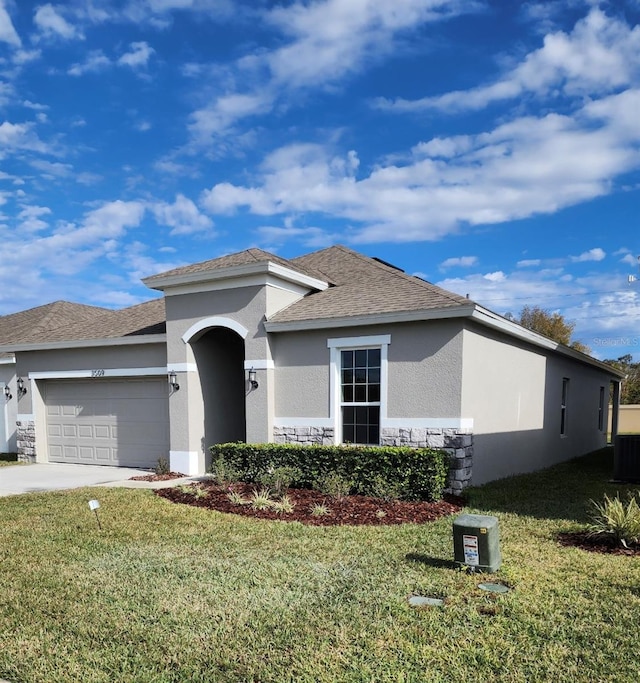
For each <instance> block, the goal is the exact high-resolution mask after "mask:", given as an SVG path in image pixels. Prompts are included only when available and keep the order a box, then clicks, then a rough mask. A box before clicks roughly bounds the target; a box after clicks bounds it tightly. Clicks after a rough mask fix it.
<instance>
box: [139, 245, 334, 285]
mask: <svg viewBox="0 0 640 683" xmlns="http://www.w3.org/2000/svg"><path fill="white" fill-rule="evenodd" d="M269 261H270V262H271V263H277V264H279V265H281V266H284V267H285V268H291V267H292V261H288V260H287V259H284V258H281V257H280V256H276V255H275V254H272V253H270V252H268V251H264V250H263V249H255V248H252V249H245V250H244V251H239V252H237V253H235V254H229V255H227V256H220V257H219V258H214V259H210V260H209V261H201V262H200V263H192V264H191V265H188V266H182V267H180V268H174V269H173V270H167V271H165V272H164V273H159V274H158V275H152V276H151V277H148V278H145V280H144V282H145V284H146V285H148V286H149V287H153V284H154V283H155V282H158V281H159V280H163V279H164V278H168V277H178V276H181V275H191V274H196V273H206V272H209V271H215V270H222V269H224V268H233V267H235V266H244V265H247V264H250V263H266V262H269ZM295 270H297V271H299V272H300V273H302V274H304V275H309V276H311V277H314V278H320V277H321V276H320V275H319V273H317V272H315V271H313V269H309V268H306V267H304V266H302V265H300V266H299V267H298V268H296V269H295Z"/></svg>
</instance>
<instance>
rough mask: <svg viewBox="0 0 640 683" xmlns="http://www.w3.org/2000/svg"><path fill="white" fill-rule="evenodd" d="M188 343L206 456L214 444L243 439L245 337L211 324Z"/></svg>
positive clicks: (244, 424) (244, 438) (227, 328)
mask: <svg viewBox="0 0 640 683" xmlns="http://www.w3.org/2000/svg"><path fill="white" fill-rule="evenodd" d="M189 343H190V345H191V348H192V350H193V355H194V359H195V362H196V364H197V366H198V375H199V377H200V386H201V389H202V400H203V403H204V443H203V444H202V445H203V450H204V452H205V456H206V455H208V448H209V446H211V445H212V444H214V443H226V442H229V441H246V435H247V427H246V410H245V392H246V380H245V372H244V357H245V351H244V339H243V338H242V336H240V334H239V333H238V332H236V331H234V330H233V329H229V327H212V328H208V329H205V330H202V331H200V332H199V333H198V334H197V335H195V336H194V337H193V338H192V339H191V340H190V341H189ZM207 460H208V459H207Z"/></svg>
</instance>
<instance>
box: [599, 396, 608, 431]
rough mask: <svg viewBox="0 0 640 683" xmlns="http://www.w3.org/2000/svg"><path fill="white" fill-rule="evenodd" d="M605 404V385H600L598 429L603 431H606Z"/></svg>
mask: <svg viewBox="0 0 640 683" xmlns="http://www.w3.org/2000/svg"><path fill="white" fill-rule="evenodd" d="M604 406H605V389H604V387H603V386H601V387H600V396H599V398H598V430H599V431H601V432H604V431H605V420H604V415H605V412H604ZM607 417H608V415H607Z"/></svg>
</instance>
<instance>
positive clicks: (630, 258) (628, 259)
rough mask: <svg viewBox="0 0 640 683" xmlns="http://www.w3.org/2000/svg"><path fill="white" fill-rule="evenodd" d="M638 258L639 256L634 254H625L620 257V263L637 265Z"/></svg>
mask: <svg viewBox="0 0 640 683" xmlns="http://www.w3.org/2000/svg"><path fill="white" fill-rule="evenodd" d="M638 259H640V257H639V256H634V255H633V254H625V255H624V256H623V257H622V258H621V259H620V263H627V264H628V265H630V266H637V265H638V264H639V263H640V261H639V260H638Z"/></svg>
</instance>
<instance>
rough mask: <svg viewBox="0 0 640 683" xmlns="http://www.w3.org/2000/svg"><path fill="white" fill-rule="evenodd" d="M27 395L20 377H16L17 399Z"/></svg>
mask: <svg viewBox="0 0 640 683" xmlns="http://www.w3.org/2000/svg"><path fill="white" fill-rule="evenodd" d="M26 393H27V387H25V385H24V380H23V379H22V377H18V398H20V397H21V396H24V395H25V394H26Z"/></svg>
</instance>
